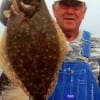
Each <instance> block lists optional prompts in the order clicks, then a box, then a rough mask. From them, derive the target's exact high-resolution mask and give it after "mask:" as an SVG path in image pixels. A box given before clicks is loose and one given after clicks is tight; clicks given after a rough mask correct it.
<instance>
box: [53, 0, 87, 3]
mask: <svg viewBox="0 0 100 100" xmlns="http://www.w3.org/2000/svg"><path fill="white" fill-rule="evenodd" d="M54 1H66V2H67V1H79V2H83V3H85V2H86V0H54Z"/></svg>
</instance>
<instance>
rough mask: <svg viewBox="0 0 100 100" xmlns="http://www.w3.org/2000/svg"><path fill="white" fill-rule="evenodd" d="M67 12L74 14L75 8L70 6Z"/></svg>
mask: <svg viewBox="0 0 100 100" xmlns="http://www.w3.org/2000/svg"><path fill="white" fill-rule="evenodd" d="M66 12H67V13H74V8H73V7H72V6H68V7H67V8H66Z"/></svg>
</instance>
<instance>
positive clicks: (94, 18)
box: [0, 0, 100, 37]
mask: <svg viewBox="0 0 100 100" xmlns="http://www.w3.org/2000/svg"><path fill="white" fill-rule="evenodd" d="M1 1H2V0H0V3H1ZM45 1H46V3H47V6H48V10H49V11H50V14H51V16H52V17H53V13H52V3H53V1H54V0H45ZM86 4H87V12H86V15H85V18H84V21H83V22H82V25H81V29H85V30H88V31H90V32H91V33H92V34H94V35H95V36H96V37H100V25H99V23H100V11H99V9H100V0H87V2H86ZM53 18H54V17H53ZM3 31H4V26H3V25H2V24H1V23H0V35H2V32H3Z"/></svg>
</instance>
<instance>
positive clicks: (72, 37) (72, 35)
mask: <svg viewBox="0 0 100 100" xmlns="http://www.w3.org/2000/svg"><path fill="white" fill-rule="evenodd" d="M64 33H65V36H66V39H67V40H68V41H69V42H71V41H73V40H75V39H76V38H77V36H78V34H79V31H67V32H64Z"/></svg>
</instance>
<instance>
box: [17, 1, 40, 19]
mask: <svg viewBox="0 0 100 100" xmlns="http://www.w3.org/2000/svg"><path fill="white" fill-rule="evenodd" d="M40 1H41V0H38V1H34V0H29V1H28V0H26V1H25V0H21V1H17V3H18V6H19V9H20V10H21V12H23V13H24V14H25V15H26V16H28V17H32V16H33V15H34V14H35V13H36V12H37V11H38V10H39V8H40V4H41V2H40Z"/></svg>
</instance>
